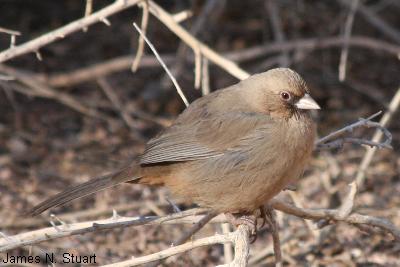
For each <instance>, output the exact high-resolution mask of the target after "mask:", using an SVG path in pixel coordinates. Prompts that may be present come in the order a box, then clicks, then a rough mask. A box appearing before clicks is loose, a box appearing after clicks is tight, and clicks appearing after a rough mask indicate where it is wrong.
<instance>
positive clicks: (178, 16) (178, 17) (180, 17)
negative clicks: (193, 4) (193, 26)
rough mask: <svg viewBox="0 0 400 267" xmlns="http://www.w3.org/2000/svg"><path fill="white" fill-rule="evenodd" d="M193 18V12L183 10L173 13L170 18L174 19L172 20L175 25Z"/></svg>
mask: <svg viewBox="0 0 400 267" xmlns="http://www.w3.org/2000/svg"><path fill="white" fill-rule="evenodd" d="M192 16H193V12H192V11H191V10H183V11H181V12H178V13H175V14H174V15H172V17H173V18H174V20H175V21H176V22H177V23H181V22H183V21H185V20H187V19H188V18H191V17H192Z"/></svg>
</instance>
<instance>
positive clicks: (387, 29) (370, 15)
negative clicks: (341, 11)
mask: <svg viewBox="0 0 400 267" xmlns="http://www.w3.org/2000/svg"><path fill="white" fill-rule="evenodd" d="M339 1H340V3H341V4H343V5H346V6H350V5H351V4H352V3H350V1H348V0H339ZM357 11H358V12H360V13H361V14H362V15H363V17H364V18H365V20H367V21H368V22H369V23H371V24H372V25H373V26H375V27H376V28H377V29H379V30H380V31H381V32H383V33H384V34H386V36H387V37H389V38H391V39H392V40H393V41H395V42H397V43H400V32H398V31H397V30H396V28H393V27H392V26H390V25H388V24H387V23H386V22H385V21H384V20H382V19H381V18H380V17H379V16H378V15H376V14H375V13H374V12H372V11H371V10H370V9H369V8H368V7H366V6H365V5H363V4H362V3H359V5H358V8H357Z"/></svg>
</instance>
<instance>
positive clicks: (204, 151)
mask: <svg viewBox="0 0 400 267" xmlns="http://www.w3.org/2000/svg"><path fill="white" fill-rule="evenodd" d="M270 121H271V118H270V117H269V116H267V115H263V114H258V113H250V112H249V113H245V112H234V113H228V114H227V113H225V114H217V115H215V114H213V116H210V117H206V118H201V119H197V120H190V121H179V120H178V121H177V123H176V124H174V125H172V126H171V127H169V128H167V129H166V130H165V131H164V132H163V133H162V134H161V135H159V136H158V137H156V138H154V139H152V140H150V141H149V143H148V144H147V147H146V150H145V152H144V153H143V155H142V157H141V160H140V164H142V165H146V164H157V163H165V162H182V161H191V160H197V159H204V158H210V157H218V156H221V155H223V154H224V153H225V152H226V151H227V150H230V149H232V148H234V147H237V146H238V145H240V143H241V141H243V140H246V138H247V137H248V136H250V135H252V134H254V132H255V131H256V130H257V129H259V128H260V127H263V126H265V125H266V124H267V125H268V124H269V123H270Z"/></svg>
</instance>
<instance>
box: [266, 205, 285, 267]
mask: <svg viewBox="0 0 400 267" xmlns="http://www.w3.org/2000/svg"><path fill="white" fill-rule="evenodd" d="M265 214H266V218H267V222H268V224H269V227H270V229H271V234H272V242H273V245H274V254H275V266H276V267H281V266H282V264H283V262H282V250H281V242H280V239H279V225H278V223H277V221H276V214H275V211H274V209H273V208H272V207H271V206H270V205H267V206H266V207H265Z"/></svg>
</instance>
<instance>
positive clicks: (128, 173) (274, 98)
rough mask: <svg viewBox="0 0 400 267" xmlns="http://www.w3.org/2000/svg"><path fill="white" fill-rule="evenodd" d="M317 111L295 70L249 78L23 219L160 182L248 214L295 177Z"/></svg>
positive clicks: (309, 145) (196, 105) (215, 206)
mask: <svg viewBox="0 0 400 267" xmlns="http://www.w3.org/2000/svg"><path fill="white" fill-rule="evenodd" d="M319 108H320V107H319V106H318V104H317V103H316V102H315V101H314V100H313V99H312V98H311V96H310V94H309V91H308V88H307V86H306V84H305V82H304V80H303V79H302V78H301V77H300V75H299V74H297V73H296V72H294V71H292V70H290V69H287V68H277V69H273V70H270V71H267V72H264V73H261V74H256V75H253V76H251V77H249V78H248V79H246V80H243V81H241V82H239V83H238V84H235V85H232V86H230V87H227V88H225V89H221V90H217V91H215V92H213V93H211V94H209V95H206V96H203V97H201V98H199V99H197V100H196V101H194V102H193V103H192V104H190V105H189V107H188V108H187V109H186V110H184V111H183V112H182V114H180V115H179V117H178V118H177V119H176V121H175V122H174V123H173V124H172V125H171V126H170V127H168V128H166V129H165V130H164V131H163V132H162V133H161V134H160V135H158V136H157V137H155V138H153V139H151V140H150V141H149V142H148V143H147V147H146V150H145V152H144V153H143V155H142V156H141V157H140V158H139V159H138V160H136V161H134V162H133V163H132V164H130V166H128V167H126V168H124V169H122V170H120V171H117V172H115V173H112V174H109V175H105V176H102V177H98V178H94V179H92V180H90V181H88V182H86V183H83V184H80V185H76V186H73V187H70V188H67V189H66V190H65V191H63V192H61V193H59V194H57V195H55V196H53V197H51V198H49V199H47V200H45V201H44V202H42V203H40V204H39V205H37V206H36V207H34V208H33V209H32V210H31V211H30V214H31V215H37V214H40V213H42V212H43V211H45V210H47V209H49V208H51V207H54V206H58V205H61V204H64V203H66V202H68V201H71V200H73V199H76V198H79V197H82V196H85V195H88V194H92V193H94V192H96V191H99V190H102V189H105V188H108V187H111V186H114V185H117V184H120V183H123V182H130V183H139V184H147V185H165V186H167V187H168V188H169V189H170V190H171V191H172V193H173V194H174V195H175V196H178V197H182V198H184V199H185V200H188V201H191V202H194V203H197V204H198V205H200V206H202V207H208V208H211V209H212V210H214V211H216V212H225V213H252V212H254V211H255V210H256V209H258V208H259V207H261V206H262V205H263V204H265V203H266V202H267V201H268V200H270V199H271V198H272V197H274V196H275V195H277V194H278V193H279V192H280V191H281V190H282V189H284V188H285V187H286V186H287V185H288V184H289V183H290V182H291V181H292V180H294V179H296V178H299V177H300V176H301V175H302V173H303V169H304V167H305V165H306V163H307V161H308V160H309V158H310V156H311V152H312V150H313V146H314V139H315V135H316V132H315V131H316V130H315V128H316V127H315V123H314V122H313V120H312V118H311V116H310V110H312V109H319Z"/></svg>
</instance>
